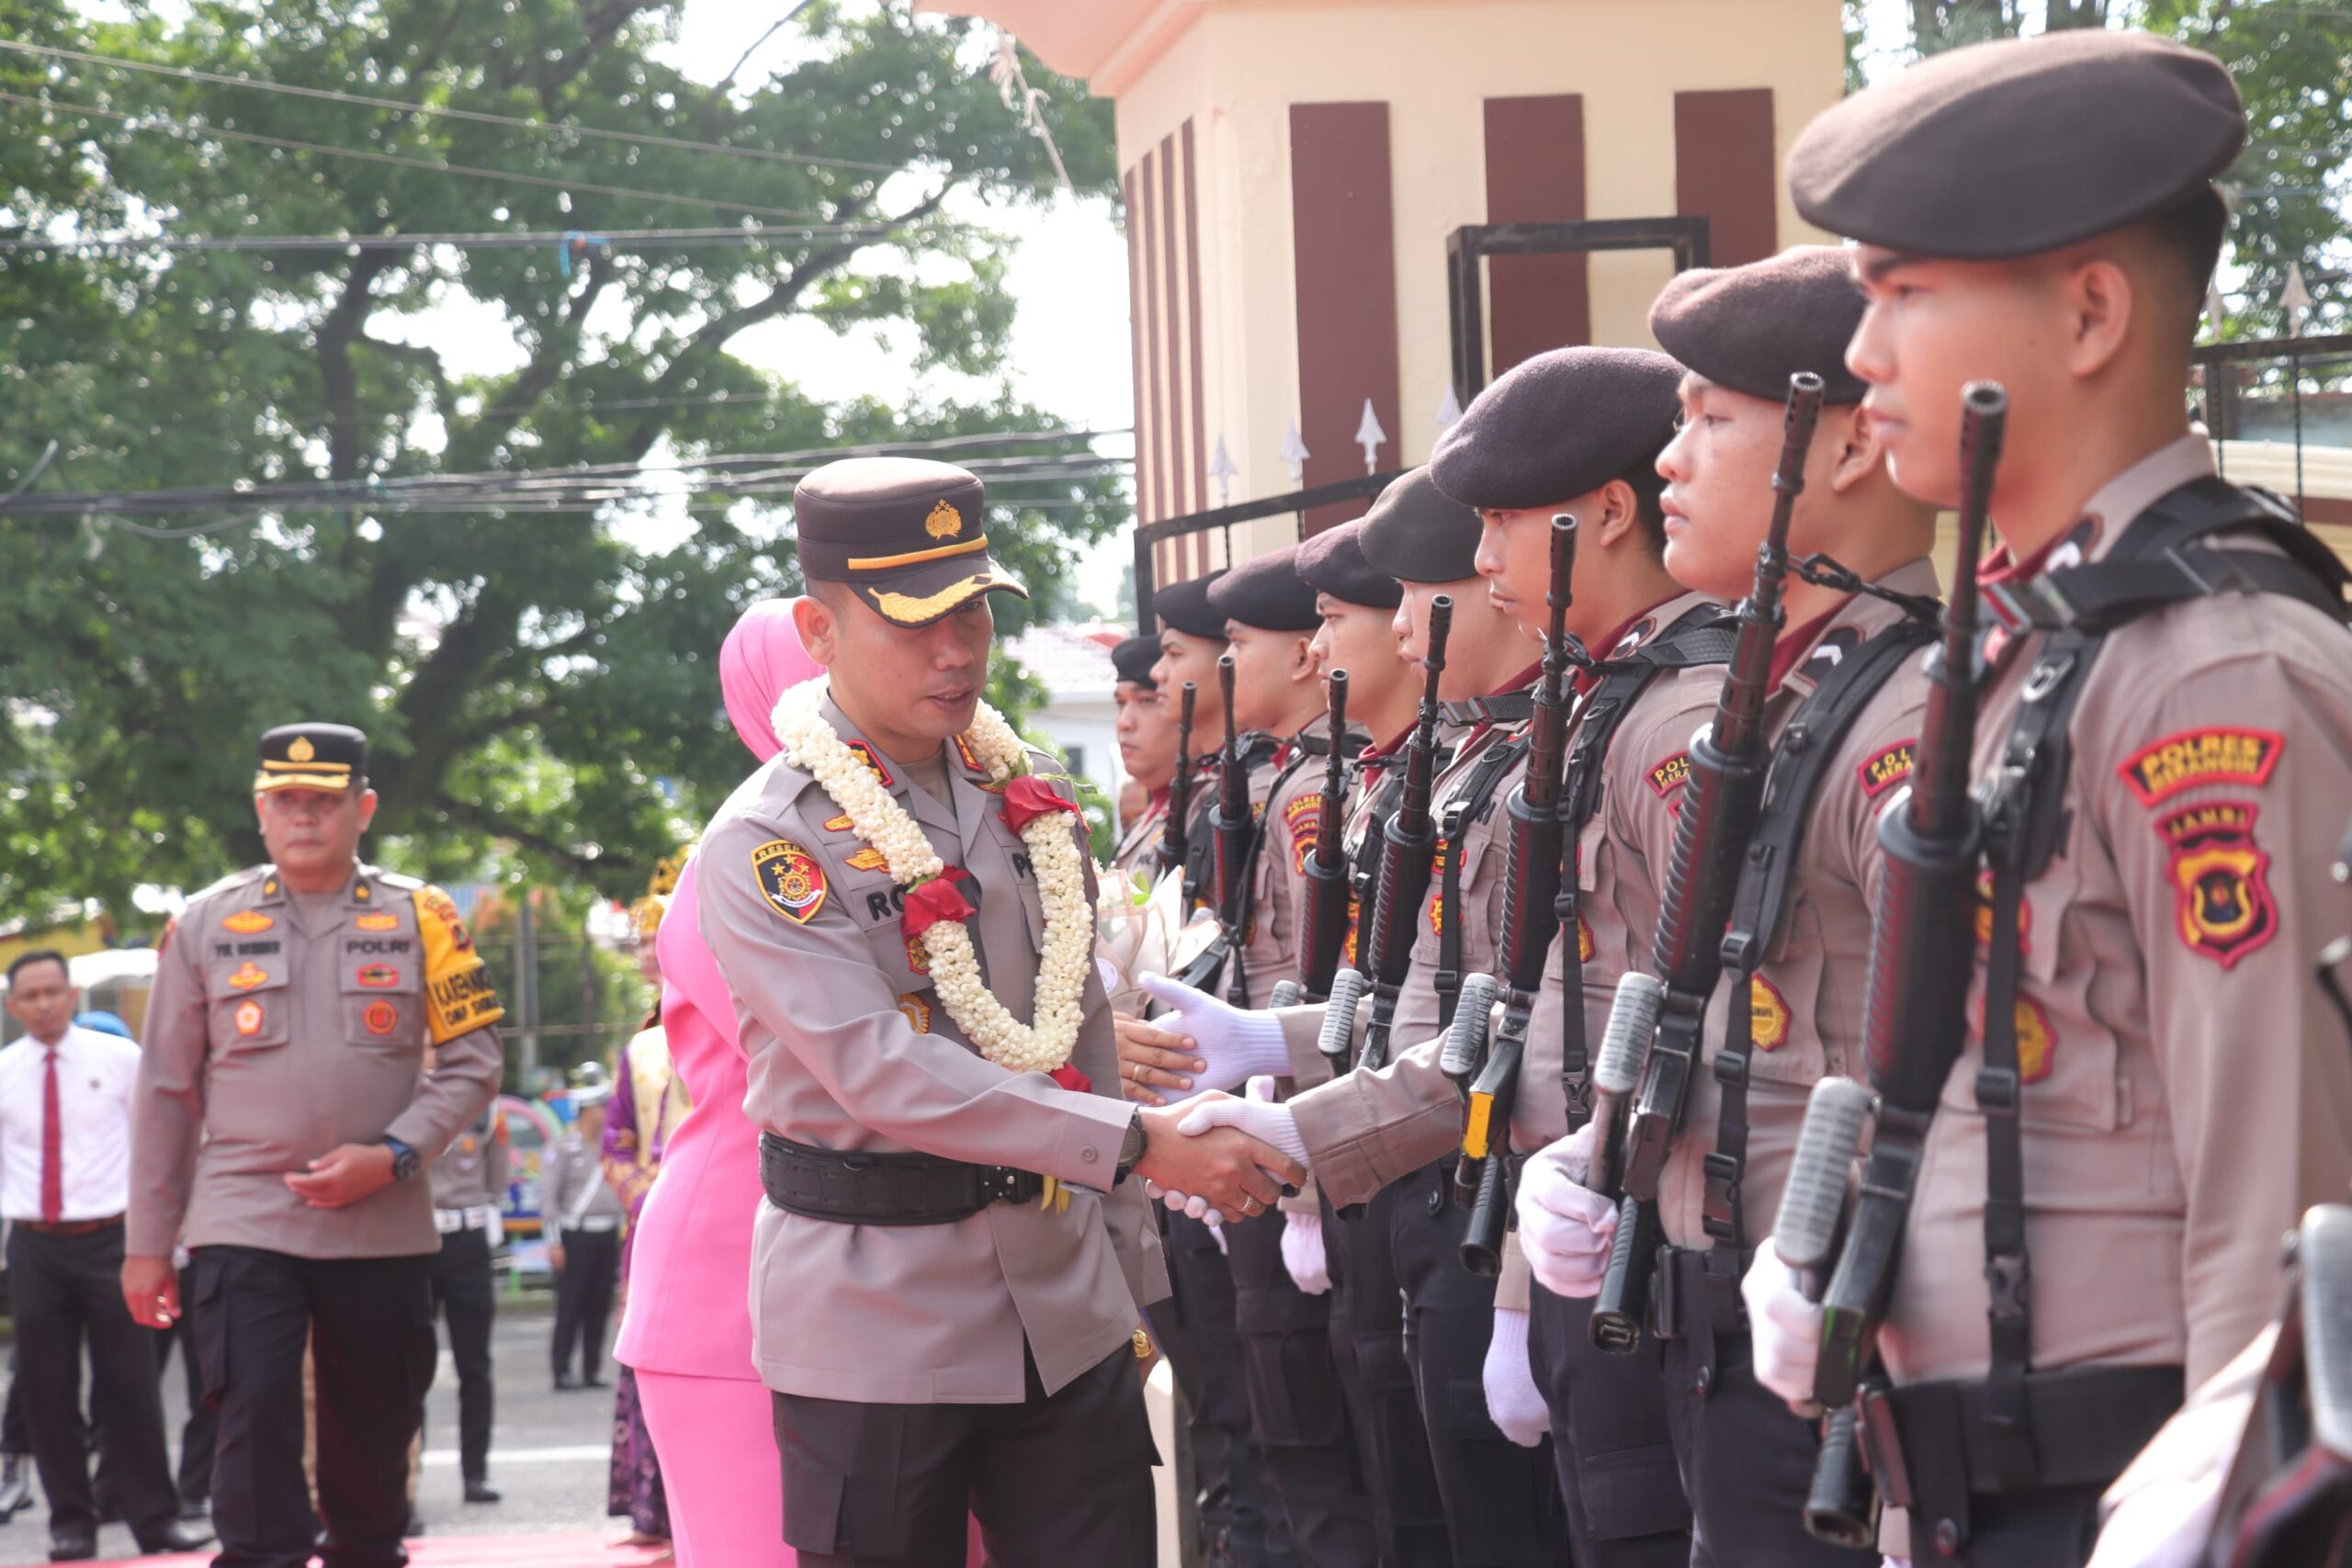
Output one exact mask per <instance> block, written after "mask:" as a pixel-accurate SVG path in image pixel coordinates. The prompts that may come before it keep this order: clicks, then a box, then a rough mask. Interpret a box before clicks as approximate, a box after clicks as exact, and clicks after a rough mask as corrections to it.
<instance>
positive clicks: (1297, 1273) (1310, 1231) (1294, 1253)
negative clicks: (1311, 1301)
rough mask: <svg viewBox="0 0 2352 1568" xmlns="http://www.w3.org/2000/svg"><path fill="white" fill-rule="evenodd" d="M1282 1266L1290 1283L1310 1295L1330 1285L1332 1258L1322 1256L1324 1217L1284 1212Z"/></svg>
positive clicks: (1322, 1290) (1318, 1292)
mask: <svg viewBox="0 0 2352 1568" xmlns="http://www.w3.org/2000/svg"><path fill="white" fill-rule="evenodd" d="M1283 1268H1285V1269H1289V1270H1290V1280H1291V1283H1292V1284H1294V1285H1296V1286H1297V1287H1298V1288H1299V1289H1300V1290H1302V1291H1304V1292H1306V1293H1307V1294H1308V1295H1310V1296H1319V1295H1321V1294H1322V1293H1323V1292H1326V1291H1328V1290H1329V1289H1330V1288H1331V1264H1330V1260H1329V1258H1325V1257H1324V1255H1323V1216H1322V1215H1320V1214H1294V1213H1290V1212H1289V1211H1288V1210H1284V1211H1283Z"/></svg>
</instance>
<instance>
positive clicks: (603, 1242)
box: [554, 1230, 621, 1378]
mask: <svg viewBox="0 0 2352 1568" xmlns="http://www.w3.org/2000/svg"><path fill="white" fill-rule="evenodd" d="M560 1235H561V1236H562V1239H563V1273H562V1275H561V1276H560V1277H559V1278H558V1279H557V1280H556V1282H555V1344H554V1351H555V1375H556V1376H558V1377H561V1376H563V1374H564V1373H566V1372H568V1371H571V1355H572V1351H573V1350H574V1349H575V1348H576V1349H578V1351H579V1353H580V1372H581V1375H582V1377H587V1378H594V1376H596V1375H597V1373H599V1372H600V1371H603V1370H604V1366H605V1324H606V1323H607V1322H608V1321H610V1319H611V1317H612V1314H613V1287H614V1286H615V1285H616V1284H618V1283H619V1282H620V1277H621V1233H620V1232H619V1231H618V1230H608V1231H564V1232H561V1233H560Z"/></svg>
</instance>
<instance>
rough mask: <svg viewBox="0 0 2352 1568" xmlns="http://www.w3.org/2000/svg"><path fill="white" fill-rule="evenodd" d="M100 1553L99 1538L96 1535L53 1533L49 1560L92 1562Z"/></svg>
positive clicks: (50, 1541)
mask: <svg viewBox="0 0 2352 1568" xmlns="http://www.w3.org/2000/svg"><path fill="white" fill-rule="evenodd" d="M97 1555H98V1538H97V1537H96V1536H94V1535H53V1536H51V1537H50V1538H49V1560H50V1561H51V1562H95V1561H96V1558H97Z"/></svg>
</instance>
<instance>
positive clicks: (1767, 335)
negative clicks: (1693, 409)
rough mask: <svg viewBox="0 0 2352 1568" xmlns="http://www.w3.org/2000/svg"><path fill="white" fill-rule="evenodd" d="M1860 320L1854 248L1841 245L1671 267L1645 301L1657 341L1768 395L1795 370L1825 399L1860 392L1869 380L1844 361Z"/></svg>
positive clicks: (1722, 382)
mask: <svg viewBox="0 0 2352 1568" xmlns="http://www.w3.org/2000/svg"><path fill="white" fill-rule="evenodd" d="M1861 324H1862V293H1861V290H1860V288H1856V287H1855V283H1854V257H1853V254H1852V253H1851V252H1850V251H1848V250H1847V249H1846V248H1845V247H1843V246H1842V245H1798V246H1796V247H1795V248H1793V249H1791V250H1785V251H1782V252H1781V254H1779V255H1776V256H1766V257H1765V258H1764V259H1763V260H1762V261H1756V262H1750V263H1748V264H1747V265H1746V266H1726V267H1700V268H1697V269H1694V270H1693V271H1691V272H1682V273H1677V274H1676V275H1675V276H1674V278H1673V280H1672V281H1671V282H1669V283H1668V284H1667V286H1666V287H1665V288H1663V289H1661V290H1659V292H1658V297H1657V303H1656V304H1654V305H1652V306H1651V307H1650V335H1651V336H1653V337H1655V338H1657V341H1658V346H1659V347H1661V348H1663V349H1665V350H1666V352H1667V353H1668V354H1670V355H1674V357H1675V358H1677V359H1679V360H1680V361H1681V362H1682V363H1683V364H1684V365H1685V366H1687V367H1690V368H1691V369H1692V370H1695V371H1697V372H1698V373H1699V374H1700V375H1702V376H1704V377H1705V378H1707V379H1708V380H1710V381H1713V382H1714V383H1716V384H1717V385H1718V386H1724V387H1728V388H1730V389H1732V390H1733V391H1735V392H1746V393H1747V395H1748V396H1749V397H1751V398H1766V399H1769V400H1771V401H1773V402H1776V403H1777V402H1779V401H1781V400H1782V399H1784V398H1786V397H1787V396H1788V395H1789V378H1790V377H1791V376H1792V375H1794V374H1796V372H1798V371H1800V370H1810V371H1812V372H1813V373H1814V374H1815V375H1816V376H1818V377H1820V378H1821V380H1822V384H1823V386H1824V387H1825V388H1826V392H1825V394H1824V396H1823V398H1822V400H1823V401H1824V402H1829V403H1859V402H1860V401H1861V400H1862V394H1863V393H1864V392H1866V391H1868V390H1869V388H1867V387H1865V386H1864V385H1863V384H1862V378H1860V377H1859V376H1857V375H1855V374H1854V373H1853V372H1852V371H1850V370H1849V369H1847V368H1846V345H1847V344H1849V343H1851V342H1853V340H1854V329H1855V328H1856V327H1859V326H1860V325H1861Z"/></svg>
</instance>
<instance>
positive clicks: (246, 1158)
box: [126, 865, 505, 1258]
mask: <svg viewBox="0 0 2352 1568" xmlns="http://www.w3.org/2000/svg"><path fill="white" fill-rule="evenodd" d="M503 1016H504V1015H503V1011H502V1010H501V1009H500V1008H499V1006H498V999H497V997H496V995H495V993H494V992H493V991H492V989H491V987H490V983H489V980H488V978H487V976H486V975H485V974H484V972H483V968H482V963H481V955H480V954H479V953H476V952H475V951H474V947H473V939H472V938H471V937H470V936H469V934H468V933H467V931H466V929H465V925H464V922H463V921H462V920H460V919H458V911H457V909H456V908H455V907H454V906H453V905H452V904H451V903H450V901H449V897H448V895H447V894H446V893H443V892H442V891H441V890H440V889H439V888H437V887H429V886H425V885H424V883H421V882H418V881H415V880H414V879H413V878H410V877H405V876H395V875H392V874H390V873H388V872H382V871H379V870H376V869H375V868H374V867H372V866H366V865H359V866H355V867H354V869H353V873H352V879H351V882H350V883H349V885H348V886H346V887H345V891H344V893H343V894H342V896H341V897H338V898H334V899H331V900H329V901H327V902H325V903H324V904H323V905H322V907H321V908H319V909H318V910H317V911H316V912H315V913H313V914H312V915H311V916H310V917H309V918H307V919H306V918H305V917H304V916H303V914H302V912H301V911H300V910H299V909H298V908H296V905H295V902H294V899H293V898H292V897H290V896H289V895H288V892H287V890H286V887H285V886H284V884H283V883H282V882H281V881H280V879H279V878H278V876H277V874H276V871H275V869H274V868H272V867H270V866H255V867H254V868H252V869H250V870H247V871H242V872H239V873H237V874H235V875H233V876H230V877H228V878H226V879H224V880H222V881H220V882H218V883H215V884H214V885H213V886H210V887H208V888H206V889H205V890H204V891H203V892H201V893H198V895H197V896H196V897H194V898H192V899H190V900H189V901H188V905H187V909H186V910H185V911H184V912H183V913H182V914H181V915H180V917H179V919H177V920H176V921H175V923H174V925H173V928H172V931H171V932H170V934H169V935H167V937H166V938H165V940H164V949H163V952H162V953H161V954H160V955H159V957H158V961H157V967H156V976H155V989H154V992H153V996H152V997H151V998H150V999H149V1002H148V1007H147V1026H146V1030H145V1037H144V1040H143V1042H142V1047H143V1049H142V1053H141V1060H140V1067H139V1085H138V1089H137V1090H136V1091H135V1095H134V1099H133V1103H132V1124H131V1125H132V1134H131V1138H132V1141H131V1156H130V1218H129V1227H130V1228H129V1235H128V1236H127V1238H126V1245H127V1247H128V1250H129V1251H130V1254H131V1255H132V1256H134V1257H150V1258H166V1257H169V1256H171V1253H172V1249H173V1247H175V1245H185V1246H187V1247H206V1246H234V1247H261V1248H265V1249H266V1250H269V1251H273V1252H284V1253H290V1254H292V1255H294V1256H296V1257H300V1258H385V1257H401V1256H406V1255H411V1254H419V1253H429V1252H433V1251H435V1250H436V1249H437V1248H438V1247H439V1246H440V1234H439V1233H438V1232H437V1231H436V1230H435V1228H434V1224H433V1192H432V1188H431V1185H430V1183H428V1182H424V1181H420V1180H413V1179H412V1180H408V1181H395V1182H393V1183H391V1184H390V1186H387V1187H385V1188H383V1189H381V1190H379V1191H376V1192H374V1193H371V1194H369V1195H368V1197H366V1198H363V1199H361V1200H360V1201H358V1202H356V1203H352V1204H348V1205H346V1206H345V1207H342V1208H336V1209H314V1208H312V1207H311V1206H310V1205H309V1204H308V1203H305V1202H304V1201H302V1200H301V1199H300V1198H299V1197H297V1196H296V1195H295V1194H294V1192H293V1191H292V1190H290V1189H288V1187H287V1185H286V1177H287V1176H288V1173H290V1172H295V1171H300V1170H302V1169H305V1168H307V1167H308V1166H309V1164H310V1162H311V1161H312V1160H314V1159H317V1158H319V1157H320V1156H322V1155H325V1154H328V1153H330V1152H331V1151H333V1150H334V1149H335V1148H337V1147H339V1146H341V1145H345V1144H370V1143H374V1142H376V1141H377V1140H379V1139H380V1138H384V1137H386V1136H390V1137H394V1138H398V1139H399V1140H400V1141H401V1142H402V1143H404V1144H407V1145H409V1146H410V1147H412V1148H413V1149H415V1150H416V1151H417V1153H418V1154H419V1155H420V1156H423V1157H424V1158H425V1159H427V1160H430V1159H433V1158H434V1157H435V1156H438V1155H439V1154H440V1153H441V1151H442V1149H443V1148H444V1147H446V1146H447V1145H448V1143H449V1141H450V1140H451V1139H452V1138H454V1137H455V1136H456V1135H457V1134H458V1132H459V1131H460V1130H462V1129H463V1128H464V1127H465V1126H466V1124H467V1123H469V1122H472V1121H473V1120H474V1119H475V1118H476V1117H478V1116H480V1115H481V1113H482V1111H483V1110H484V1109H485V1108H486V1107H487V1106H489V1104H490V1103H491V1100H492V1097H494V1096H495V1095H496V1094H497V1092H498V1086H499V1079H500V1077H501V1074H502V1073H503V1068H504V1060H505V1058H504V1054H503V1051H502V1049H501V1047H500V1044H499V1037H498V1029H497V1024H498V1021H499V1020H500V1019H501V1018H502V1017H503ZM428 1045H431V1046H434V1047H435V1050H436V1061H437V1066H436V1067H435V1071H434V1072H432V1073H430V1074H427V1073H426V1072H425V1071H424V1052H425V1048H426V1047H427V1046H428Z"/></svg>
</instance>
